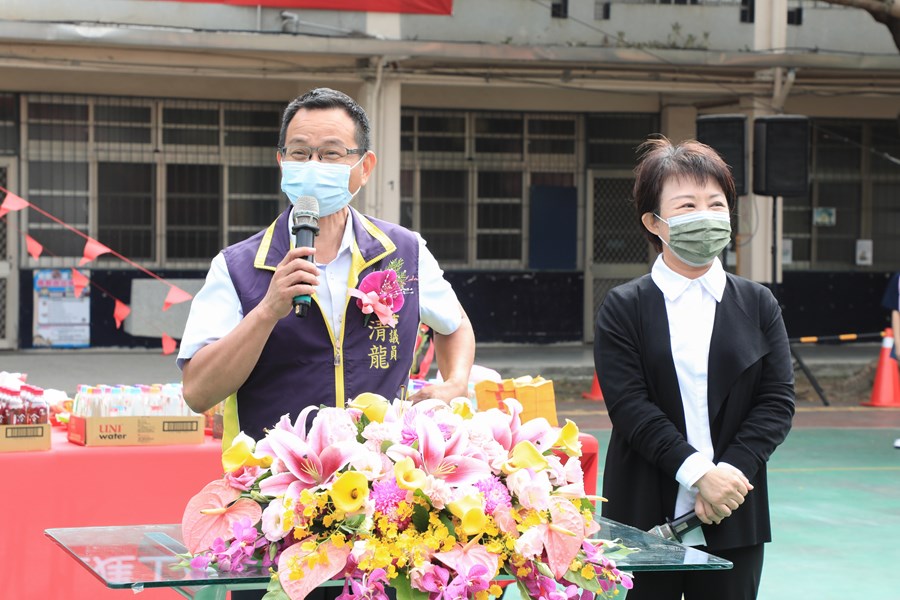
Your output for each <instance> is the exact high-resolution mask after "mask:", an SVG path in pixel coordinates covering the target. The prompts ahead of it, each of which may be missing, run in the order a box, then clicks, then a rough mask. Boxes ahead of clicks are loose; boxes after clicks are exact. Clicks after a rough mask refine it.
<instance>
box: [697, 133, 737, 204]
mask: <svg viewBox="0 0 900 600" xmlns="http://www.w3.org/2000/svg"><path fill="white" fill-rule="evenodd" d="M746 132H747V116H746V115H703V116H700V117H697V141H698V142H703V143H704V144H706V145H707V146H710V147H711V148H712V149H713V150H715V151H716V152H718V153H719V156H721V157H722V160H724V161H725V163H726V164H727V165H728V166H729V167H731V175H732V177H734V189H735V191H736V192H737V195H738V196H743V195H745V194H747V193H748V192H749V185H748V183H749V181H748V178H747V133H746Z"/></svg>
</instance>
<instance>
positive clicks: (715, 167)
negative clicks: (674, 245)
mask: <svg viewBox="0 0 900 600" xmlns="http://www.w3.org/2000/svg"><path fill="white" fill-rule="evenodd" d="M638 154H639V156H640V158H639V159H638V164H637V167H635V169H634V190H633V200H634V208H635V210H636V211H637V218H638V223H639V224H640V227H641V231H643V232H644V235H646V236H647V239H648V240H649V241H650V243H651V244H653V247H654V248H656V251H657V252H660V251H662V243H661V242H660V241H659V238H658V237H657V236H656V235H654V234H653V233H651V232H650V231H649V230H648V229H647V228H646V227H644V223H643V221H642V220H641V217H643V216H644V213H656V214H659V202H660V197H661V196H662V188H663V185H665V183H666V181H668V180H669V179H672V178H676V179H687V180H692V181H695V182H697V183H699V184H705V183H706V182H707V181H709V180H713V181H715V182H716V183H717V184H719V187H720V188H722V191H723V192H724V193H725V198H726V200H727V201H728V208H729V209H733V208H734V202H735V199H736V195H735V188H734V177H732V175H731V169H730V168H728V165H727V164H725V161H724V160H722V157H721V156H719V154H718V153H717V152H716V151H715V150H713V149H712V148H710V147H709V146H707V145H706V144H701V143H700V142H698V141H697V140H685V141H683V142H681V143H680V144H673V143H672V142H670V141H669V140H668V139H667V138H666V137H664V136H662V135H657V136H654V137H653V138H651V139H648V140H647V141H645V142H644V143H643V144H641V145H640V146H639V147H638Z"/></svg>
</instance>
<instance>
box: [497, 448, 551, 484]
mask: <svg viewBox="0 0 900 600" xmlns="http://www.w3.org/2000/svg"><path fill="white" fill-rule="evenodd" d="M549 466H550V464H549V463H548V462H547V459H546V457H544V455H543V454H541V453H540V452H539V451H538V449H537V448H535V446H534V444H532V443H531V442H529V441H527V440H526V441H522V442H519V443H518V444H516V445H515V447H514V448H513V451H512V456H511V457H510V458H509V460H508V461H506V464H505V465H503V472H504V473H506V474H507V475H509V474H510V473H514V472H516V471H518V470H519V469H531V470H533V471H543V470H544V469H546V468H547V467H549Z"/></svg>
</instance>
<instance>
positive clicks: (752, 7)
mask: <svg viewBox="0 0 900 600" xmlns="http://www.w3.org/2000/svg"><path fill="white" fill-rule="evenodd" d="M755 18H756V0H741V23H753V22H754V19H755Z"/></svg>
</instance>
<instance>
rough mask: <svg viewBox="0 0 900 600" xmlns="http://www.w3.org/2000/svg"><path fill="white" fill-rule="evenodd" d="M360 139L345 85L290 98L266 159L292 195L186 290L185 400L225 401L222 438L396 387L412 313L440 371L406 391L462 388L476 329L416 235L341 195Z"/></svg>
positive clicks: (362, 174)
mask: <svg viewBox="0 0 900 600" xmlns="http://www.w3.org/2000/svg"><path fill="white" fill-rule="evenodd" d="M369 145H370V142H369V121H368V117H367V116H366V113H365V111H364V110H363V109H362V107H360V106H359V104H357V103H356V102H355V101H354V100H353V99H352V98H350V97H349V96H347V95H346V94H343V93H341V92H338V91H335V90H331V89H327V88H318V89H314V90H311V91H309V92H307V93H306V94H304V95H302V96H300V97H299V98H297V99H295V100H294V101H292V102H291V103H290V104H288V106H287V108H286V109H285V111H284V117H283V119H282V124H281V133H280V136H279V140H278V153H277V155H276V160H277V161H278V164H279V166H280V167H281V189H282V190H283V191H284V193H285V194H286V195H287V197H288V199H290V200H291V202H292V206H291V207H290V208H287V209H286V210H285V211H284V212H283V213H282V214H281V215H280V216H278V218H277V219H275V221H274V222H273V223H272V224H271V225H270V226H269V227H268V228H267V229H265V230H264V231H260V232H259V233H257V234H256V235H254V236H253V237H251V238H249V239H247V240H244V241H242V242H238V243H237V244H234V245H232V246H229V247H227V248H225V249H224V250H223V251H222V252H221V253H219V254H218V255H217V256H216V257H215V258H214V259H213V261H212V265H211V267H210V270H209V274H208V275H207V277H206V282H205V284H204V286H203V288H202V289H201V290H200V291H199V292H198V293H197V295H196V297H195V298H194V300H193V303H192V305H191V311H190V316H189V317H188V322H187V326H186V328H185V332H184V336H183V338H182V343H181V350H180V352H179V355H178V366H179V367H180V368H181V369H182V371H183V373H182V375H183V383H184V399H185V402H186V403H187V404H188V406H190V407H191V408H192V409H193V410H195V411H197V412H202V411H205V410H207V409H209V408H211V407H213V406H215V405H216V404H218V403H219V402H221V401H223V400H225V420H224V422H225V433H224V440H223V444H224V445H226V446H228V445H230V441H231V439H232V438H233V437H234V436H235V435H236V434H237V433H238V432H239V431H244V432H245V433H246V434H248V435H250V436H251V437H253V438H254V439H256V440H260V439H262V437H263V435H264V430H265V429H266V428H270V427H272V426H273V425H275V423H276V422H277V421H278V419H279V418H280V417H281V415H283V414H285V413H290V414H291V418H292V419H293V418H296V416H297V415H298V414H299V413H300V411H301V410H302V409H303V408H304V407H306V406H311V405H314V406H318V405H320V404H324V405H327V406H343V405H344V403H345V402H346V401H348V400H350V399H352V398H354V397H355V396H357V395H358V394H360V393H362V392H376V393H379V394H381V395H383V396H385V397H387V398H388V399H392V398H395V397H404V396H405V394H406V385H407V383H408V377H409V370H410V366H411V364H412V357H413V349H414V345H415V340H416V334H417V331H418V327H419V322H420V321H421V322H423V323H425V324H427V325H428V326H430V327H431V328H432V329H434V331H435V333H436V335H435V339H434V343H435V349H436V353H437V361H438V366H439V368H440V371H441V374H442V376H443V379H444V381H443V382H442V383H439V384H435V385H430V386H426V387H425V388H423V389H422V390H420V391H419V392H417V393H416V394H414V395H413V396H411V399H412V400H414V401H415V400H420V399H423V398H441V399H444V400H450V399H452V398H454V397H457V396H465V395H466V393H467V386H468V378H469V370H470V368H471V366H472V361H473V359H474V354H475V336H474V334H473V332H472V327H471V324H470V323H469V320H468V318H467V317H466V314H465V311H464V310H463V309H462V306H461V305H460V304H459V301H458V300H457V298H456V294H455V293H454V292H453V289H452V288H451V287H450V284H449V283H448V282H447V281H446V280H445V279H444V277H443V271H442V270H441V269H440V267H439V266H438V263H437V261H436V260H435V259H434V257H433V256H432V254H431V252H429V251H428V249H427V248H426V246H425V241H424V240H423V239H422V238H421V237H420V236H419V235H418V234H416V233H413V232H411V231H409V230H407V229H404V228H403V227H400V226H399V225H395V224H391V223H388V222H385V221H381V220H378V219H375V218H371V217H366V216H364V215H361V214H360V213H359V212H357V211H356V210H354V209H352V208H350V206H349V204H350V201H351V200H352V199H353V197H354V196H355V195H356V194H357V193H358V192H359V190H360V189H362V187H363V186H364V185H365V184H366V182H367V181H368V180H369V177H370V176H371V175H372V171H373V169H374V168H375V164H376V162H377V159H376V157H375V154H374V153H373V152H372V151H371V150H370V149H369ZM316 210H317V212H318V216H317V222H316V223H315V226H316V227H317V228H318V232H317V235H316V236H315V237H314V247H311V246H302V247H295V246H296V244H295V239H309V237H305V238H303V237H300V236H299V235H298V236H297V237H296V238H295V235H296V234H297V232H298V230H300V229H302V226H300V225H298V224H297V223H299V222H301V221H303V219H302V218H301V219H296V220H295V219H294V218H293V215H292V213H293V212H295V211H298V212H303V213H304V215H305V218H306V220H307V222H310V221H312V220H315V219H316V217H315V214H310V213H314V212H316ZM308 228H309V227H307V229H308ZM292 234H294V235H292ZM304 298H305V300H303V299H304ZM298 301H301V302H304V301H305V302H308V303H309V306H308V307H305V306H304V307H302V311H301V310H295V305H296V304H297V302H298ZM301 313H303V314H301Z"/></svg>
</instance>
